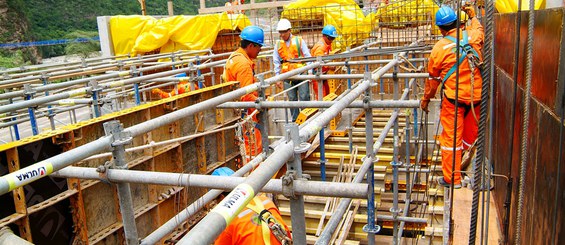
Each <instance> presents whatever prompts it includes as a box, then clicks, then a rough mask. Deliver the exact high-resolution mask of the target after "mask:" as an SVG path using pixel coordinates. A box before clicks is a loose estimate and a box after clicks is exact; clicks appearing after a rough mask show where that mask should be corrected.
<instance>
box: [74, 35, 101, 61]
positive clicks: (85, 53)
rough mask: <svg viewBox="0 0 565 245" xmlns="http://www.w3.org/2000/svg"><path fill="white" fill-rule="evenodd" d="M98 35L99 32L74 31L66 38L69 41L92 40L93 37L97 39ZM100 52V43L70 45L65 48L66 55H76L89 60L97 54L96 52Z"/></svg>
mask: <svg viewBox="0 0 565 245" xmlns="http://www.w3.org/2000/svg"><path fill="white" fill-rule="evenodd" d="M97 35H98V33H97V32H94V31H73V32H71V33H69V34H67V35H65V38H67V39H77V38H86V39H90V38H92V37H96V36H97ZM98 51H100V42H98V41H92V40H90V41H88V42H83V43H69V44H67V46H66V47H65V54H67V55H71V54H76V55H78V56H80V57H81V58H88V57H90V56H92V55H94V54H95V52H98Z"/></svg>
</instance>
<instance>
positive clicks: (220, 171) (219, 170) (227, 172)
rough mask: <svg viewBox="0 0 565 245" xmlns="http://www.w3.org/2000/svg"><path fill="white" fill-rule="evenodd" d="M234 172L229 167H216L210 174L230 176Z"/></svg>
mask: <svg viewBox="0 0 565 245" xmlns="http://www.w3.org/2000/svg"><path fill="white" fill-rule="evenodd" d="M234 173H235V172H234V171H233V170H231V168H228V167H221V168H217V169H214V172H212V175H216V176H230V175H232V174H234Z"/></svg>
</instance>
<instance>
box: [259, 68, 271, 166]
mask: <svg viewBox="0 0 565 245" xmlns="http://www.w3.org/2000/svg"><path fill="white" fill-rule="evenodd" d="M257 78H258V79H259V83H260V84H261V88H260V89H259V101H256V102H258V103H259V105H260V102H262V101H265V100H266V98H267V94H266V92H265V91H266V89H267V88H269V84H266V83H265V76H263V75H259V76H258V77H257ZM258 110H260V114H259V115H261V118H260V122H259V131H260V132H261V144H262V146H263V149H262V150H263V152H265V154H267V155H269V126H268V125H269V111H268V110H267V109H266V108H265V109H263V108H259V109H258Z"/></svg>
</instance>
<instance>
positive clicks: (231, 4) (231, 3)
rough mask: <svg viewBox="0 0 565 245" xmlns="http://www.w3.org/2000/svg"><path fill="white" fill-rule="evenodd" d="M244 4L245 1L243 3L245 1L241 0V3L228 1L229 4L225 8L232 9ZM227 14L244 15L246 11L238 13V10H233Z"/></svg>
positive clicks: (237, 0) (235, 0) (236, 0)
mask: <svg viewBox="0 0 565 245" xmlns="http://www.w3.org/2000/svg"><path fill="white" fill-rule="evenodd" d="M244 2H245V1H243V0H241V1H240V0H234V1H233V2H229V1H228V2H226V4H225V6H226V7H231V6H235V5H242V4H243V3H244ZM226 13H228V14H244V13H245V10H239V11H238V10H234V9H231V10H228V11H226Z"/></svg>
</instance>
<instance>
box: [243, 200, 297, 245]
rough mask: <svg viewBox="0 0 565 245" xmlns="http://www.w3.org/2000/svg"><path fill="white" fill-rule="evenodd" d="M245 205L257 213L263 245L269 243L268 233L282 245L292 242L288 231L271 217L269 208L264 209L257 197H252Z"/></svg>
mask: <svg viewBox="0 0 565 245" xmlns="http://www.w3.org/2000/svg"><path fill="white" fill-rule="evenodd" d="M247 207H248V208H249V209H251V210H253V212H255V213H257V214H258V215H259V223H260V224H261V233H262V234H263V242H264V243H265V245H271V236H270V233H272V234H273V235H274V236H275V238H277V240H278V241H279V242H280V243H281V244H282V245H291V244H292V239H291V238H290V237H289V236H288V231H287V230H285V228H284V226H283V225H281V224H280V222H278V221H277V219H275V217H273V214H271V212H270V211H269V210H267V209H265V206H264V205H263V202H262V201H261V199H260V198H259V197H254V198H253V200H252V201H251V202H250V203H249V204H248V205H247Z"/></svg>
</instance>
